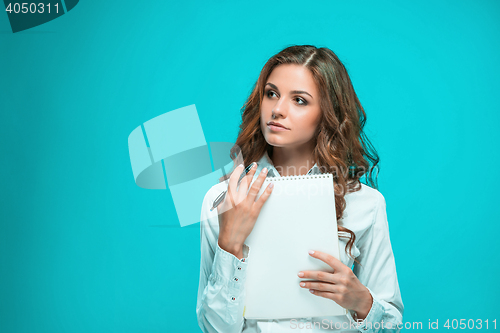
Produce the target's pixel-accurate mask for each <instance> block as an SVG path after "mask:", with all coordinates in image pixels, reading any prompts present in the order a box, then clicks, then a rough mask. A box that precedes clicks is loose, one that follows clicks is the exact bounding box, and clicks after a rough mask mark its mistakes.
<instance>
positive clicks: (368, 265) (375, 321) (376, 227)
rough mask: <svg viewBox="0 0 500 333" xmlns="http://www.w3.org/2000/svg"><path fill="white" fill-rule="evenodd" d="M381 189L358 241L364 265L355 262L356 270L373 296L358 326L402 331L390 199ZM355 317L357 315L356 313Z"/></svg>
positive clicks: (370, 332) (371, 332) (372, 331)
mask: <svg viewBox="0 0 500 333" xmlns="http://www.w3.org/2000/svg"><path fill="white" fill-rule="evenodd" d="M377 193H378V200H377V205H376V208H375V214H374V220H373V223H372V225H371V227H370V228H371V230H369V231H368V232H367V233H366V234H365V236H364V238H365V239H364V240H363V241H361V240H360V245H358V247H359V250H360V253H361V254H360V255H359V256H358V258H357V260H358V261H359V262H360V263H361V265H362V266H360V265H359V264H358V263H357V262H355V264H354V269H353V272H354V274H355V275H356V276H357V277H358V279H359V281H360V282H361V283H363V285H365V286H366V287H367V289H368V290H369V291H370V293H371V295H372V297H373V304H372V307H371V309H370V311H369V313H368V315H367V316H366V318H365V319H364V320H363V321H362V322H361V323H360V325H358V330H359V331H361V332H367V333H376V332H384V333H385V332H399V331H400V330H401V328H402V319H403V311H404V306H403V301H402V299H401V293H400V290H399V284H398V278H397V274H396V263H395V260H394V254H393V252H392V246H391V241H390V238H389V224H388V221H387V211H386V202H385V198H384V196H383V195H382V194H381V193H380V192H377ZM349 313H350V314H351V315H352V313H351V312H349ZM353 317H354V318H356V314H355V313H354V316H353ZM359 322H360V321H358V323H359ZM398 324H399V326H398Z"/></svg>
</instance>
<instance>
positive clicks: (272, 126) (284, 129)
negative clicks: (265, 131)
mask: <svg viewBox="0 0 500 333" xmlns="http://www.w3.org/2000/svg"><path fill="white" fill-rule="evenodd" d="M267 128H269V129H270V130H271V131H276V132H278V131H289V129H287V128H284V127H280V126H274V125H267Z"/></svg>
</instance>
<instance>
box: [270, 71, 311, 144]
mask: <svg viewBox="0 0 500 333" xmlns="http://www.w3.org/2000/svg"><path fill="white" fill-rule="evenodd" d="M273 110H274V114H275V118H274V119H273V117H272V111H273ZM320 119H321V110H320V105H319V91H318V87H317V86H316V83H315V82H314V79H313V76H312V73H311V72H310V71H309V70H308V69H307V68H305V67H303V66H300V65H295V64H284V65H279V66H277V67H275V68H274V69H273V71H272V72H271V75H269V78H268V79H267V82H266V85H265V88H264V99H263V100H262V106H261V110H260V127H261V130H262V133H263V134H264V137H265V139H266V141H267V143H269V144H270V145H272V146H275V147H298V146H300V145H303V144H305V143H308V142H309V141H311V139H313V135H314V133H315V131H316V128H317V126H318V123H319V121H320ZM271 121H273V122H277V123H280V124H281V125H283V126H285V127H286V129H285V130H283V128H276V127H273V126H269V125H268V123H269V122H271ZM280 129H281V130H280Z"/></svg>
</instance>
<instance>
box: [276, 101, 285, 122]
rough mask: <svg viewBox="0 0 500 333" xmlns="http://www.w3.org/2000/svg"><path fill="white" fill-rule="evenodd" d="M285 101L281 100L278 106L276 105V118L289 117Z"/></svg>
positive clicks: (277, 103)
mask: <svg viewBox="0 0 500 333" xmlns="http://www.w3.org/2000/svg"><path fill="white" fill-rule="evenodd" d="M285 104H286V103H285V101H284V100H279V101H278V102H276V105H274V109H273V111H274V112H273V113H274V115H275V117H278V116H281V117H282V118H285V117H286V115H287V107H286V105H285Z"/></svg>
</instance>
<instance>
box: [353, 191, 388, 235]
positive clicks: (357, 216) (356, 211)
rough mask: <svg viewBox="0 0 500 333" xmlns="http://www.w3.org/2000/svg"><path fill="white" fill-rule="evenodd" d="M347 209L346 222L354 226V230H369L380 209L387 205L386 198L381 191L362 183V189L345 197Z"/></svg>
mask: <svg viewBox="0 0 500 333" xmlns="http://www.w3.org/2000/svg"><path fill="white" fill-rule="evenodd" d="M344 198H345V201H346V208H345V210H344V215H343V217H344V222H345V224H346V225H351V224H353V228H355V229H356V228H361V229H364V228H368V227H369V226H370V225H371V224H372V223H373V220H374V217H375V213H376V212H377V209H378V207H380V206H381V205H382V203H385V199H384V196H383V195H382V193H380V191H379V190H377V189H375V188H373V187H370V186H368V185H366V184H363V183H361V189H359V190H358V191H356V192H350V193H347V194H346V195H345V197H344ZM354 225H356V226H354Z"/></svg>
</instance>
